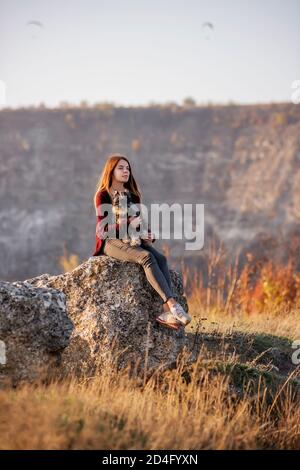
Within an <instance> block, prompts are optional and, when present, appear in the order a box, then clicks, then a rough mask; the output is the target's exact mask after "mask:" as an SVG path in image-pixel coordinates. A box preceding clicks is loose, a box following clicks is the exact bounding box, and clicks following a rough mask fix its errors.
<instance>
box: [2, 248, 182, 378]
mask: <svg viewBox="0 0 300 470" xmlns="http://www.w3.org/2000/svg"><path fill="white" fill-rule="evenodd" d="M170 274H171V279H172V284H173V292H174V297H175V298H176V299H177V300H178V301H179V302H180V303H181V304H182V306H183V307H184V308H185V309H186V310H188V305H187V301H186V298H185V296H184V290H183V284H182V278H181V275H180V274H179V273H178V272H176V271H173V270H170ZM2 284H5V285H6V289H7V290H8V291H9V290H11V291H13V292H14V291H16V290H17V289H19V292H20V294H19V304H20V308H19V310H18V315H19V320H18V321H19V322H21V325H23V326H24V327H23V332H24V335H25V340H24V345H23V348H24V347H25V348H26V347H28V354H27V352H26V354H25V355H24V361H25V362H26V363H28V367H29V368H30V364H31V361H32V358H33V357H37V358H38V357H39V354H40V343H41V342H42V344H44V343H43V341H44V342H45V345H47V346H48V349H49V346H50V349H52V357H53V360H52V362H51V374H50V375H51V376H53V375H54V376H55V377H59V378H62V377H66V376H69V375H71V374H75V375H76V376H83V375H84V376H86V375H88V376H91V375H93V374H97V373H101V370H102V369H103V367H107V366H108V367H116V368H117V369H120V368H124V367H127V366H128V367H129V368H130V370H131V371H133V372H134V373H137V374H139V373H140V372H141V373H143V375H144V374H145V375H147V374H148V373H149V374H152V373H153V371H155V370H157V368H160V370H164V369H165V368H168V367H172V366H174V364H176V359H177V357H178V355H179V353H180V352H181V351H182V350H183V347H184V345H185V336H186V335H185V332H184V329H183V328H181V329H180V330H170V329H167V328H166V327H164V326H162V325H160V324H159V323H158V322H156V321H155V318H156V316H157V315H158V314H159V313H160V311H161V304H162V301H161V298H160V297H159V295H158V294H157V292H156V291H155V290H154V289H153V288H152V286H151V285H150V284H149V282H148V280H147V279H146V276H145V273H144V270H143V268H142V266H140V265H138V264H136V263H130V262H124V261H119V260H116V259H113V258H111V257H108V256H99V257H91V258H89V259H88V260H87V261H85V262H84V263H82V264H81V265H80V266H78V267H77V268H76V269H74V270H73V271H71V272H67V273H65V274H61V275H58V276H51V275H49V274H43V275H41V276H38V277H36V278H32V279H27V280H26V281H25V282H24V283H12V284H9V283H2ZM29 285H30V286H31V288H29V287H28V286H29ZM27 291H28V295H30V296H31V297H30V298H31V304H30V306H29V307H26V308H22V307H21V306H22V304H23V300H24V292H27ZM49 293H52V297H53V298H54V305H55V306H56V305H57V306H59V308H62V311H60V310H59V309H58V307H57V310H55V308H54V306H53V305H52V304H51V302H50V294H49ZM54 293H57V294H56V295H57V296H58V295H61V297H60V299H61V303H60V305H59V304H58V301H57V300H56V298H55V297H54ZM58 293H60V294H58ZM16 295H17V294H16ZM16 295H15V296H16ZM39 295H40V296H44V297H43V298H47V299H48V304H49V305H48V310H45V309H46V307H45V305H44V304H43V303H42V302H40V301H39ZM47 296H48V297H47ZM34 299H36V304H35V306H34V308H33V307H32V308H31V305H32V304H33V303H34ZM64 299H65V306H64ZM3 305H5V310H3V314H4V316H5V315H6V316H7V317H9V316H10V309H11V306H12V302H8V303H7V304H5V299H4V300H3V298H2V306H3ZM51 305H52V306H51ZM64 307H65V308H64ZM51 308H52V311H53V312H54V313H53V315H48V314H47V312H48V311H50V309H51ZM40 310H42V313H41V312H40ZM28 311H29V312H31V313H30V317H29V316H28V315H29V314H28V313H26V312H28ZM45 312H46V313H45ZM55 312H56V313H55ZM18 315H17V314H16V315H15V316H13V317H12V319H11V321H10V323H9V324H10V325H11V326H10V331H13V325H14V322H17V316H18ZM45 316H46V317H47V319H48V323H47V325H52V323H53V327H51V328H50V327H49V328H48V329H47V328H42V325H44V323H43V322H41V321H40V318H42V319H43V318H44V317H45ZM67 316H68V317H67ZM29 318H30V321H29ZM63 320H65V324H64V322H63ZM7 321H8V320H7ZM71 322H72V324H73V330H72V333H71V336H70V338H69V341H67V338H68V337H69V331H70V323H71ZM40 325H41V327H40ZM54 325H59V328H61V329H62V337H63V338H64V341H58V339H57V336H56V337H55V338H54V336H53V334H52V330H53V328H54ZM26 328H27V329H26ZM57 328H58V326H57ZM59 328H58V329H59ZM64 328H65V329H66V331H65V332H64V331H63V330H64ZM55 331H56V330H55ZM57 331H58V330H57ZM59 331H61V330H59ZM63 333H65V334H64V336H63ZM27 335H28V337H27ZM57 335H58V333H57ZM48 336H49V337H48ZM12 337H13V336H12ZM54 339H55V341H54ZM31 340H33V343H32V344H30V341H31ZM11 344H12V343H9V344H8V348H10V347H11V346H10V345H11ZM18 344H19V343H16V345H15V346H14V349H15V350H16V351H17V350H18ZM54 344H55V348H54ZM33 351H34V352H33ZM8 356H10V353H9V354H8ZM54 358H55V359H54ZM9 362H10V361H8V366H10V364H9ZM37 362H38V361H37ZM28 367H27V368H28Z"/></svg>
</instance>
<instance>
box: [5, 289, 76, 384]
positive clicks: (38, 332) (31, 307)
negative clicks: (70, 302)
mask: <svg viewBox="0 0 300 470" xmlns="http://www.w3.org/2000/svg"><path fill="white" fill-rule="evenodd" d="M72 329H73V324H72V321H71V320H70V318H69V317H68V315H67V308H66V297H65V295H64V293H63V292H61V291H59V290H57V289H54V288H49V287H47V288H45V287H33V286H32V285H31V284H30V283H27V282H26V281H25V282H13V283H9V282H3V281H0V341H1V358H0V385H4V384H7V383H8V384H9V385H16V384H18V383H19V382H21V381H23V380H26V381H27V380H29V381H31V380H35V379H37V378H41V377H47V375H48V373H49V371H50V370H51V369H52V368H53V365H55V363H56V361H57V356H56V353H57V352H58V351H60V350H62V349H64V348H65V347H66V346H67V345H68V344H69V339H70V336H71V333H72Z"/></svg>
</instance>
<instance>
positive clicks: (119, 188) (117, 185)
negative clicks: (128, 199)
mask: <svg viewBox="0 0 300 470" xmlns="http://www.w3.org/2000/svg"><path fill="white" fill-rule="evenodd" d="M125 189H126V188H125V187H124V184H123V183H114V184H112V185H111V187H110V188H109V190H110V192H113V191H115V190H117V191H125Z"/></svg>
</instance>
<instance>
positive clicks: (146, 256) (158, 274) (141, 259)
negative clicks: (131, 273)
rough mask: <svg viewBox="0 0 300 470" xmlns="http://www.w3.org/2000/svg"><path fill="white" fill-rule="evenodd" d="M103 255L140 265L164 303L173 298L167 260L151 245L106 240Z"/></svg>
mask: <svg viewBox="0 0 300 470" xmlns="http://www.w3.org/2000/svg"><path fill="white" fill-rule="evenodd" d="M103 253H104V254H105V255H107V256H111V257H112V258H116V259H119V260H122V261H131V262H133V263H138V264H140V265H141V266H143V268H144V271H145V274H146V277H147V279H148V281H149V283H150V284H151V286H152V287H153V288H154V289H155V290H156V292H157V293H158V294H159V295H160V297H161V298H162V299H163V301H164V303H165V302H166V301H167V300H168V299H170V298H171V297H173V293H172V284H171V277H170V272H169V268H168V263H167V258H166V256H165V255H164V254H163V253H160V252H159V251H158V250H156V249H155V248H153V246H152V245H151V243H145V242H144V241H142V244H141V245H140V246H130V245H129V244H127V243H123V242H122V240H120V239H118V238H106V240H105V242H104V247H103Z"/></svg>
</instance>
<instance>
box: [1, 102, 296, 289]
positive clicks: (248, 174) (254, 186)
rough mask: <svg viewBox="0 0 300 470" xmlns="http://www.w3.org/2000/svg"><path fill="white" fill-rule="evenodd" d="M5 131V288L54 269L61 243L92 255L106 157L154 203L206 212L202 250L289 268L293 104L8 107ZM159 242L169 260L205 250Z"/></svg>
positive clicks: (58, 269) (293, 169) (175, 242)
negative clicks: (120, 161)
mask: <svg viewBox="0 0 300 470" xmlns="http://www.w3.org/2000/svg"><path fill="white" fill-rule="evenodd" d="M0 128H1V133H0V181H1V183H0V226H1V230H0V258H1V261H2V262H1V264H0V278H1V279H3V280H7V281H12V280H16V279H18V280H22V279H25V278H28V277H30V276H36V275H38V274H40V273H43V272H51V273H53V274H58V273H60V272H61V267H60V266H59V263H58V258H59V256H61V255H62V254H63V247H64V245H65V246H66V247H67V249H68V252H69V253H76V254H77V255H78V256H79V260H84V259H86V258H88V257H89V256H91V254H92V252H93V249H94V240H95V239H94V234H95V222H96V218H95V211H94V207H93V195H94V189H95V185H96V182H97V180H98V178H99V176H100V174H101V171H102V168H103V165H104V162H105V161H106V158H107V156H108V155H109V154H111V153H113V152H121V153H123V154H125V155H127V156H128V158H129V159H130V162H131V164H132V168H133V171H134V175H135V178H136V180H137V182H138V184H139V186H140V188H141V190H142V194H143V202H144V203H145V204H146V205H149V207H150V204H151V203H159V204H162V203H169V204H173V203H180V204H184V203H193V204H196V203H198V204H204V216H205V219H204V224H205V239H204V250H205V247H206V246H207V244H208V242H209V241H210V240H211V239H213V238H216V239H217V240H219V241H223V242H224V243H225V246H226V247H227V248H228V250H229V253H231V254H232V256H233V255H234V253H235V252H236V249H237V248H242V249H243V250H245V251H248V250H251V251H255V250H256V249H259V250H267V251H268V256H269V257H274V258H280V259H283V260H284V259H285V258H286V257H287V255H288V251H289V248H290V245H291V238H292V237H293V236H294V238H295V237H297V234H298V231H299V228H300V223H299V218H300V197H299V196H300V194H299V193H300V165H299V162H300V106H297V105H294V104H289V103H283V104H272V105H252V106H236V105H235V106H223V107H221V106H220V107H207V108H192V109H184V108H180V107H165V108H161V109H158V108H136V109H124V108H111V109H106V110H103V109H102V110H100V109H57V110H45V109H41V110H30V109H24V110H18V111H16V110H3V111H1V113H0ZM263 243H265V244H266V247H265V248H262V245H263ZM164 244H167V245H168V246H169V247H170V258H172V260H173V261H175V262H177V261H178V260H179V259H180V258H181V257H183V258H185V259H186V260H187V261H188V262H190V261H191V260H192V261H193V262H195V261H196V262H197V260H199V259H200V258H201V256H202V254H203V250H196V251H189V250H184V248H185V240H158V241H157V242H155V246H156V247H157V248H158V249H161V248H162V246H163V245H164ZM257 247H258V248H257Z"/></svg>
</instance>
